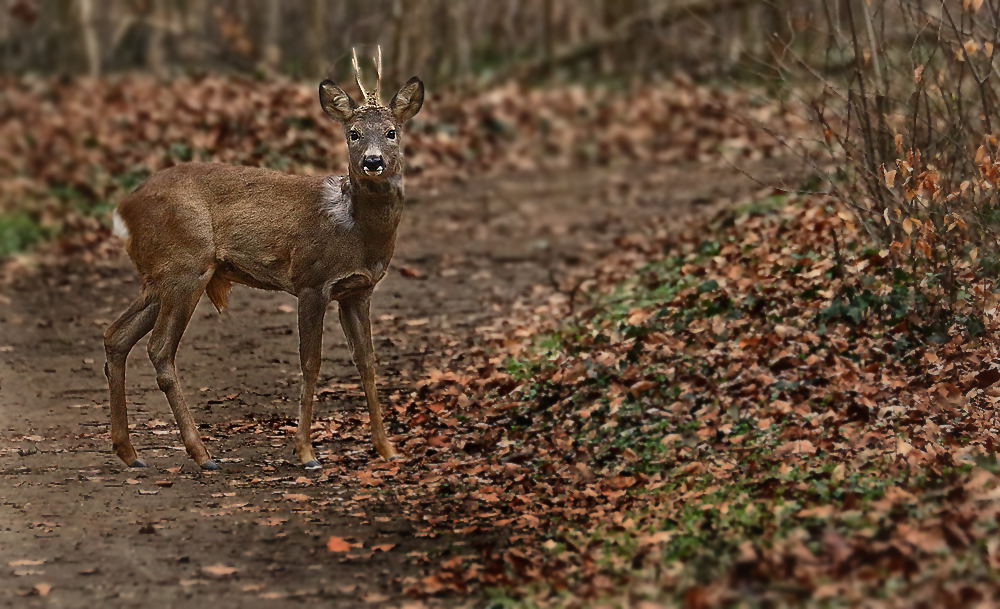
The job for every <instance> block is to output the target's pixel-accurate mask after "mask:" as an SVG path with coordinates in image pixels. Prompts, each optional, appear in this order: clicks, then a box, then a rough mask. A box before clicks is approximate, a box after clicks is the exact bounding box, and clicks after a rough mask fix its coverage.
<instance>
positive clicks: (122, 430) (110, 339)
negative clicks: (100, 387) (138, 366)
mask: <svg viewBox="0 0 1000 609" xmlns="http://www.w3.org/2000/svg"><path fill="white" fill-rule="evenodd" d="M158 309H159V305H158V304H157V303H156V302H155V301H154V300H153V299H151V298H150V297H149V293H148V292H147V291H146V289H145V288H143V291H142V294H141V295H140V296H139V298H138V299H137V300H136V301H135V302H133V303H132V306H130V307H129V308H128V310H127V311H125V313H123V314H122V316H121V317H119V318H118V319H117V320H116V321H115V322H114V323H113V324H111V325H110V326H109V327H108V330H107V331H106V332H105V333H104V351H105V353H106V354H107V363H105V364H104V375H105V376H106V377H108V390H109V392H110V394H111V443H112V446H113V447H114V451H115V454H117V455H118V457H119V458H120V459H121V460H122V461H124V462H125V464H126V465H128V466H129V467H146V464H145V463H143V462H142V461H140V460H139V456H138V454H136V452H135V448H134V447H133V446H132V442H131V440H129V435H128V407H127V406H126V404H125V362H126V360H127V359H128V354H129V352H130V351H132V347H134V346H135V344H136V343H137V342H139V339H141V338H142V337H143V336H145V335H146V334H148V333H149V331H150V330H152V329H153V324H154V323H155V322H156V314H157V310H158Z"/></svg>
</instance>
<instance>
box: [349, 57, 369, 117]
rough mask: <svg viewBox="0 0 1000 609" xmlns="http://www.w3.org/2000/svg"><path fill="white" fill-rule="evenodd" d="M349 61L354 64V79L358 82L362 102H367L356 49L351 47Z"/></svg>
mask: <svg viewBox="0 0 1000 609" xmlns="http://www.w3.org/2000/svg"><path fill="white" fill-rule="evenodd" d="M351 62H352V63H353V64H354V80H356V81H357V82H358V88H359V89H361V97H362V98H364V99H363V100H362V102H361V103H362V104H367V103H368V91H366V90H365V85H364V83H362V82H361V67H360V66H358V50H357V49H351Z"/></svg>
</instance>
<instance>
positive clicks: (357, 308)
mask: <svg viewBox="0 0 1000 609" xmlns="http://www.w3.org/2000/svg"><path fill="white" fill-rule="evenodd" d="M370 308H371V291H368V292H366V293H364V294H362V295H361V296H358V297H356V298H351V299H349V300H343V301H341V303H340V325H341V326H342V327H343V328H344V334H345V335H346V336H347V344H348V345H349V346H350V348H351V356H352V357H353V358H354V365H355V366H357V367H358V372H360V373H361V384H362V385H363V386H364V388H365V398H366V399H367V400H368V413H369V415H370V418H371V425H372V443H373V444H375V450H377V451H378V454H379V455H381V456H382V458H383V459H386V460H389V459H394V458H397V457H398V455H397V454H396V451H395V450H393V448H392V444H390V443H389V438H387V437H386V435H385V426H384V425H383V424H382V408H381V407H380V406H379V403H378V394H377V393H376V390H375V349H374V347H373V346H372V323H371V315H370Z"/></svg>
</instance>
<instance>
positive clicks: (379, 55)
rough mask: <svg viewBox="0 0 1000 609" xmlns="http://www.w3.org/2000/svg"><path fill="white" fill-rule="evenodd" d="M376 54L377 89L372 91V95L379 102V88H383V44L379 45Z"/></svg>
mask: <svg viewBox="0 0 1000 609" xmlns="http://www.w3.org/2000/svg"><path fill="white" fill-rule="evenodd" d="M375 48H376V54H375V90H374V91H372V97H373V98H374V99H375V103H376V104H378V103H379V99H380V97H379V89H381V88H382V45H378V46H377V47H375Z"/></svg>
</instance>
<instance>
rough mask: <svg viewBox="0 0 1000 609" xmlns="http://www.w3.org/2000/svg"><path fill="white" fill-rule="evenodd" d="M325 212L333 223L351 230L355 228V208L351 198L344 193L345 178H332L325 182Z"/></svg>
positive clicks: (323, 204) (323, 205) (323, 203)
mask: <svg viewBox="0 0 1000 609" xmlns="http://www.w3.org/2000/svg"><path fill="white" fill-rule="evenodd" d="M321 205H322V207H323V211H324V212H326V214H327V215H328V216H330V217H331V218H332V219H333V223H334V224H336V225H337V226H339V227H341V228H343V229H344V230H351V229H353V228H354V206H353V205H352V204H351V198H350V196H348V195H347V193H346V192H344V178H343V177H341V176H330V177H328V178H326V179H325V180H323V201H322V203H321Z"/></svg>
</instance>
